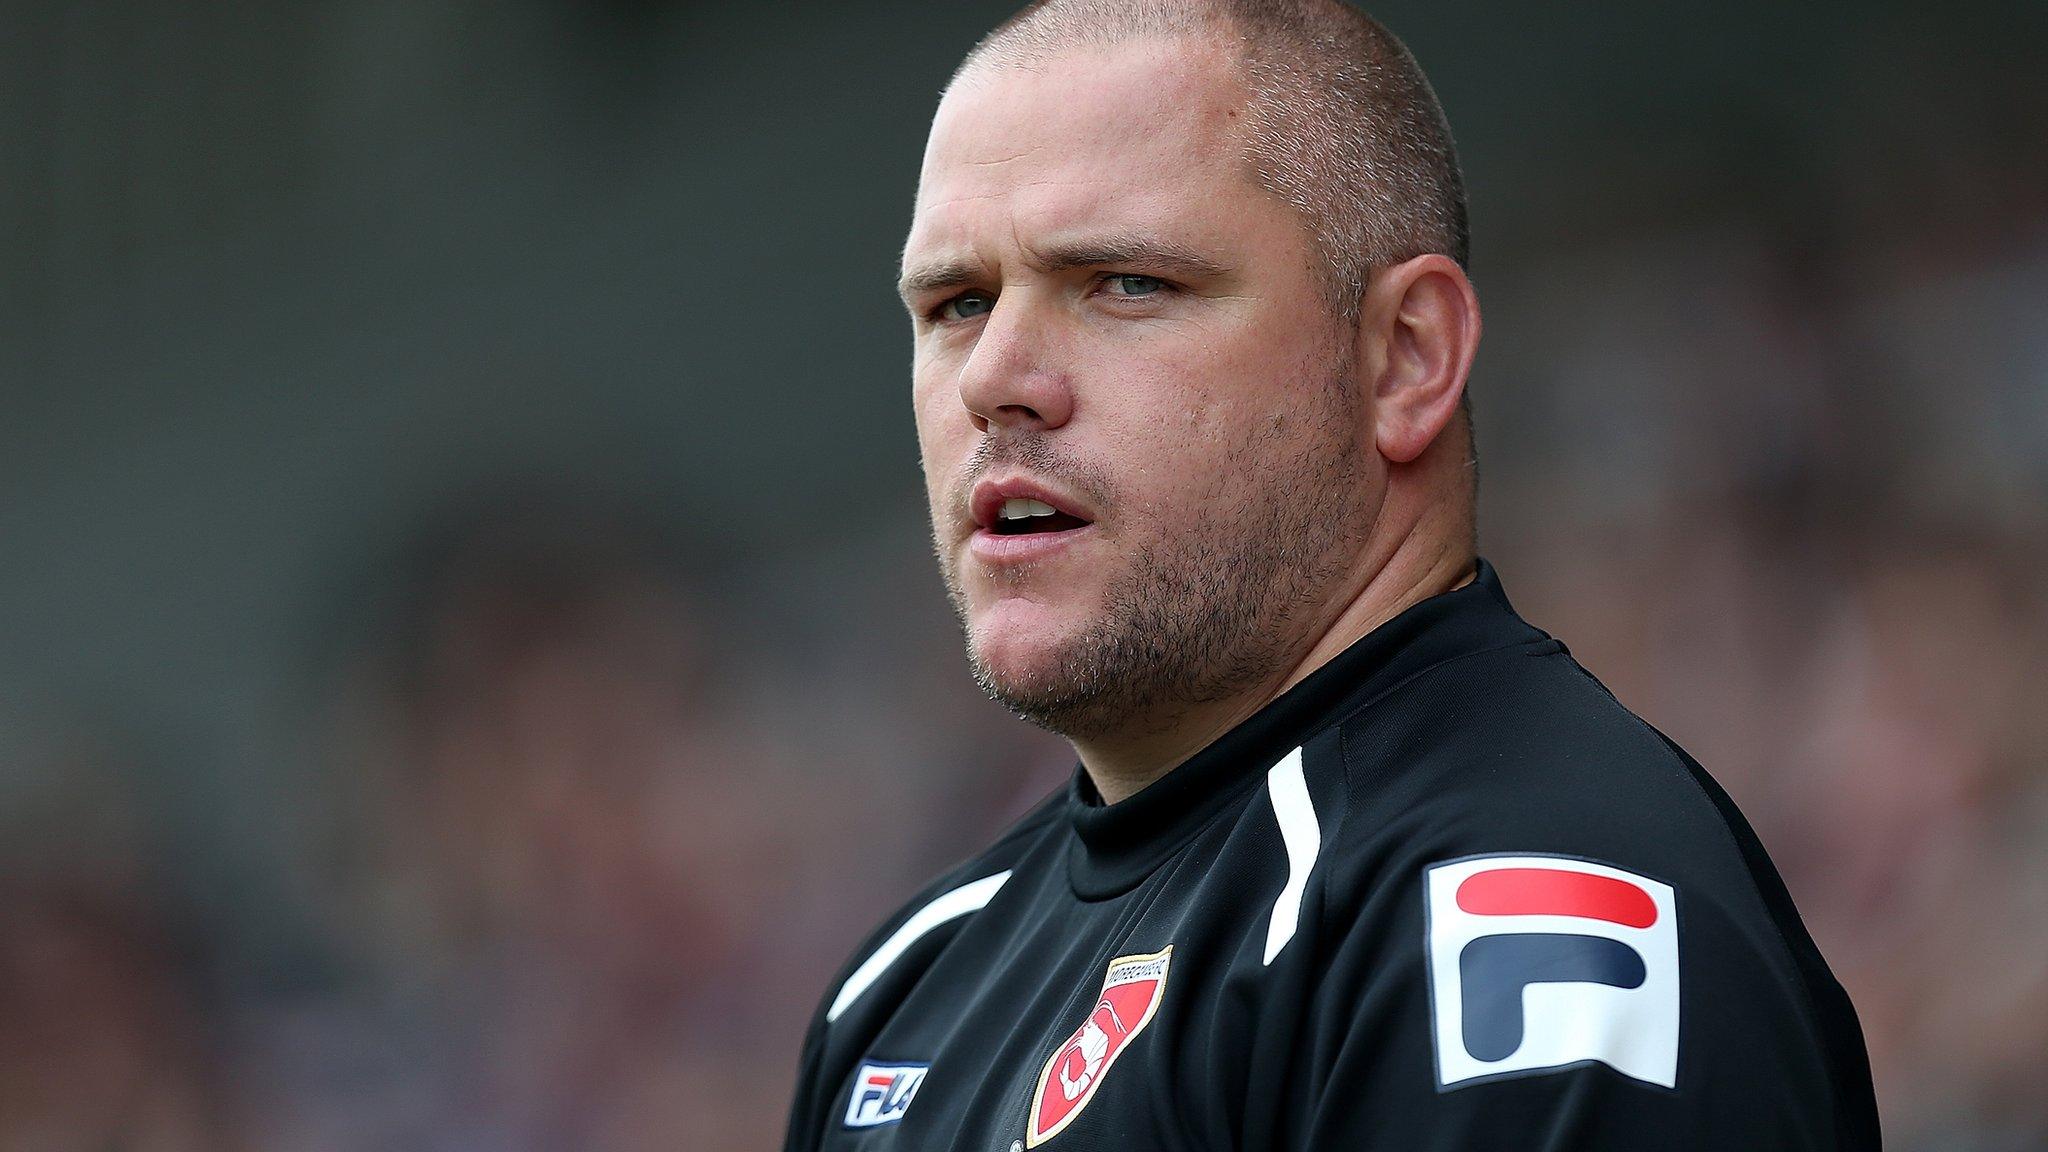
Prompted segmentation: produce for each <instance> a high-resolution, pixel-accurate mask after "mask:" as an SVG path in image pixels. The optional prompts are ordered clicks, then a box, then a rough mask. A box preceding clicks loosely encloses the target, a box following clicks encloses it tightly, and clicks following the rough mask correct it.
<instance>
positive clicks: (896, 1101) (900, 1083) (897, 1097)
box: [846, 1064, 931, 1128]
mask: <svg viewBox="0 0 2048 1152" xmlns="http://www.w3.org/2000/svg"><path fill="white" fill-rule="evenodd" d="M929 1071H931V1065H929V1064H863V1065H861V1066H860V1072H859V1073H858V1074H857V1075H855V1076H854V1078H853V1096H852V1098H850V1099H849V1100H847V1102H846V1126H847V1127H848V1128H873V1127H874V1126H875V1125H877V1124H894V1123H895V1122H896V1121H898V1120H901V1119H903V1113H904V1112H905V1111H907V1110H908V1109H909V1108H910V1098H911V1097H912V1096H915V1095H917V1089H918V1086H919V1085H921V1084H923V1083H924V1074H925V1073H926V1072H929Z"/></svg>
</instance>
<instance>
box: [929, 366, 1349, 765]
mask: <svg viewBox="0 0 2048 1152" xmlns="http://www.w3.org/2000/svg"><path fill="white" fill-rule="evenodd" d="M1347 367H1348V365H1347V364H1343V363H1339V364H1338V365H1336V366H1335V368H1334V369H1333V370H1331V371H1330V373H1329V375H1327V376H1326V377H1325V379H1326V380H1329V381H1330V384H1329V386H1328V387H1326V388H1325V389H1322V390H1321V394H1320V395H1319V396H1318V398H1317V399H1318V403H1317V404H1316V405H1314V406H1313V407H1312V408H1311V409H1310V410H1309V411H1307V412H1306V413H1305V420H1306V423H1307V424H1308V425H1309V426H1308V427H1306V428H1297V427H1294V426H1291V425H1290V424H1289V423H1286V422H1276V423H1274V424H1272V425H1270V426H1268V427H1267V428H1265V429H1263V430H1261V432H1260V433H1259V434H1258V435H1256V436H1254V437H1252V438H1250V439H1249V440H1248V441H1247V442H1246V443H1243V444H1240V445H1237V446H1235V447H1234V448H1233V449H1231V450H1230V451H1229V452H1228V453H1227V454H1226V457H1225V465H1226V467H1225V469H1224V470H1223V471H1222V472H1221V473H1219V475H1221V476H1224V477H1231V476H1240V475H1250V476H1252V477H1253V478H1254V480H1255V482H1254V483H1253V484H1251V485H1250V486H1249V487H1247V488H1245V489H1242V490H1240V493H1239V495H1238V497H1237V499H1236V500H1235V501H1234V502H1231V503H1230V504H1229V505H1226V504H1225V502H1224V501H1223V500H1222V499H1221V497H1222V495H1223V494H1222V493H1221V492H1218V493H1212V494H1210V495H1212V496H1215V497H1218V499H1214V500H1211V501H1207V502H1205V503H1204V505H1203V507H1204V509H1205V510H1206V511H1207V512H1209V513H1212V514H1211V515H1205V516H1203V517H1201V518H1200V519H1199V520H1198V521H1197V522H1196V523H1191V524H1187V525H1183V526H1181V527H1182V528H1183V529H1184V530H1181V531H1169V532H1166V533H1164V534H1163V535H1161V536H1159V537H1158V538H1157V539H1155V540H1153V541H1151V542H1148V543H1147V544H1145V545H1144V546H1142V547H1139V548H1138V549H1136V550H1135V551H1134V552H1132V553H1131V555H1130V557H1129V561H1128V563H1127V565H1126V566H1125V569H1124V571H1123V572H1122V573H1121V574H1120V575H1118V576H1117V577H1116V578H1115V579H1114V580H1112V581H1111V582H1110V584H1109V586H1108V587H1107V588H1106V589H1105V590H1104V593H1103V602H1102V606H1101V609H1100V611H1099V612H1098V613H1097V614H1096V616H1095V618H1094V619H1093V620H1091V621H1090V622H1089V623H1088V624H1087V626H1086V627H1084V628H1083V629H1081V631H1080V632H1079V633H1078V634H1077V635H1076V636H1075V637H1074V638H1073V639H1072V640H1071V641H1069V642H1068V643H1067V644H1065V645H1064V646H1063V647H1062V648H1061V650H1060V651H1059V652H1057V653H1055V654H1054V655H1053V656H1052V657H1051V658H1050V659H1048V660H1045V661H1042V662H1041V666H1040V667H1039V668H1036V669H1033V670H1031V671H1028V672H1025V673H1022V674H1010V675H1004V674H1001V673H999V672H998V671H997V670H996V669H995V668H993V667H992V666H991V665H990V664H989V663H988V662H987V660H986V659H985V658H984V655H983V653H982V652H981V651H980V650H979V648H978V647H977V646H976V645H975V643H974V639H973V630H972V628H971V626H970V624H969V621H968V617H967V612H966V602H965V599H964V598H963V596H962V594H961V589H960V578H959V573H958V571H957V570H956V568H955V566H954V564H953V562H952V560H951V558H950V557H949V556H947V555H946V553H945V552H944V550H943V549H942V550H941V552H940V568H941V572H942V574H943V575H944V577H945V582H946V591H947V595H948V597H949V598H950V599H951V600H952V603H953V610H954V614H955V615H956V616H957V617H958V618H959V620H960V624H961V629H962V631H963V632H964V633H965V634H966V635H967V655H968V661H969V664H970V665H971V667H972V668H973V672H974V680H975V683H976V684H978V685H980V687H981V689H982V691H983V692H985V693H987V694H988V696H989V698H990V699H991V700H994V701H995V702H996V703H998V704H1001V705H1002V706H1004V707H1005V708H1008V709H1009V710H1010V711H1011V712H1013V713H1015V714H1016V715H1017V716H1019V717H1021V718H1022V719H1024V720H1027V721H1029V722H1030V723H1032V724H1035V725H1037V726H1039V727H1041V728H1044V729H1047V730H1048V731H1051V732H1055V733H1058V734H1060V735H1062V736H1065V737H1067V738H1069V739H1075V740H1082V739H1089V738H1094V737H1101V736H1105V735H1110V734H1118V735H1124V736H1136V735H1141V734H1150V733H1151V732H1154V731H1161V730H1165V729H1167V728H1169V727H1171V726H1172V725H1173V724H1174V723H1175V721H1176V720H1177V719H1179V718H1180V717H1181V716H1183V715H1185V714H1186V713H1187V712H1188V711H1190V710H1191V709H1193V708H1196V707H1198V706H1201V705H1204V704H1209V703H1213V702H1216V701H1220V700H1225V699H1228V698H1230V697H1232V696H1236V695H1238V694H1240V693H1242V692H1245V691H1247V690H1249V689H1252V688H1254V687H1256V686H1258V685H1259V684H1261V683H1262V682H1266V681H1269V680H1273V679H1277V678H1278V677H1279V676H1280V675H1281V674H1282V673H1283V672H1284V671H1285V669H1283V668H1282V665H1283V664H1291V662H1292V661H1293V660H1294V659H1298V658H1299V656H1300V652H1299V651H1297V649H1299V648H1301V647H1302V646H1303V643H1304V635H1305V632H1306V630H1307V629H1308V628H1309V627H1310V626H1311V624H1312V623H1313V621H1312V620H1309V619H1307V617H1310V616H1314V615H1317V614H1319V613H1320V612H1321V611H1322V610H1323V609H1324V608H1325V607H1326V605H1325V604H1324V601H1325V600H1327V599H1328V596H1329V591H1330V588H1331V585H1332V583H1333V581H1334V579H1335V578H1336V577H1337V576H1338V575H1339V574H1340V572H1341V570H1342V569H1343V568H1344V567H1345V565H1346V563H1347V562H1348V560H1349V559H1350V556H1351V553H1352V552H1353V551H1354V549H1352V548H1349V547H1346V546H1345V545H1346V544H1347V543H1348V542H1352V541H1355V540H1356V539H1357V538H1359V537H1361V536H1362V535H1363V534H1364V533H1365V531H1366V530H1367V527H1368V526H1367V525H1366V524H1364V523H1361V521H1362V520H1364V519H1365V516H1364V514H1363V512H1362V509H1361V505H1362V504H1363V499H1364V488H1365V483H1366V480H1365V476H1364V475H1363V469H1362V466H1361V460H1360V454H1361V452H1362V451H1363V449H1362V448H1361V446H1360V445H1359V444H1358V443H1357V441H1356V435H1357V422H1356V406H1355V402H1354V401H1353V400H1352V399H1351V397H1350V393H1349V391H1348V388H1349V386H1350V385H1349V382H1348V380H1347V376H1348V372H1347V371H1345V369H1346V368H1347ZM1021 456H1022V458H1024V459H1025V461H1026V462H1027V463H1035V464H1036V465H1038V466H1039V467H1041V468H1043V469H1044V471H1045V472H1046V474H1048V475H1054V476H1062V475H1063V473H1061V472H1060V471H1059V470H1058V468H1057V466H1056V465H1055V466H1054V467H1045V466H1046V464H1047V463H1049V462H1051V461H1053V460H1056V458H1054V457H1051V456H1050V455H1049V454H1048V453H1045V452H1042V451H1041V452H1035V453H1034V452H1030V451H1028V450H1027V451H1026V452H1024V453H1022V454H1021ZM1034 456H1035V457H1037V459H1035V460H1033V459H1032V457H1034ZM1066 478H1068V479H1070V480H1071V479H1079V477H1066ZM1090 479H1092V478H1090ZM1096 483H1097V484H1098V485H1099V483H1100V482H1099V480H1098V481H1096ZM1109 506H1110V507H1114V504H1110V505H1109ZM1028 578H1029V573H1028V572H1016V573H1013V574H1012V576H1011V579H1017V580H1021V579H1028Z"/></svg>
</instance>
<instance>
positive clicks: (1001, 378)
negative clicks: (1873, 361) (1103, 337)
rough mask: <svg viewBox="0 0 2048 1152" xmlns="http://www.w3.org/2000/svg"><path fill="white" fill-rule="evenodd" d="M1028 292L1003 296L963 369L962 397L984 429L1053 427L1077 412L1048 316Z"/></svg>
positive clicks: (963, 402)
mask: <svg viewBox="0 0 2048 1152" xmlns="http://www.w3.org/2000/svg"><path fill="white" fill-rule="evenodd" d="M1023 296H1024V294H1023V293H1021V292H1010V293H1006V294H1004V295H1003V296H1001V297H1000V298H998V300H997V302H996V306H995V307H994V308H993V309H991V310H990V311H989V314H988V319H987V321H986V323H985V324H984V325H983V327H982V330H981V335H980V337H979V338H977V339H976V340H975V343H974V351H973V353H972V354H970V355H969V356H968V358H967V363H966V364H965V365H963V366H962V367H961V369H960V402H961V403H962V404H964V405H966V407H967V412H968V416H969V418H970V419H971V420H973V421H974V427H975V428H976V430H978V431H981V432H987V431H988V430H989V426H990V425H996V426H999V427H1001V428H1004V429H1007V430H1011V431H1040V432H1043V431H1050V430H1051V429H1054V428H1058V427H1059V426H1061V425H1063V424H1065V423H1066V422H1067V421H1068V420H1069V419H1070V418H1071V417H1072V416H1073V414H1074V391H1073V382H1072V380H1071V379H1070V378H1069V377H1068V375H1067V374H1066V372H1064V371H1062V370H1061V369H1060V368H1059V367H1058V361H1059V356H1058V352H1057V349H1056V348H1054V347H1053V342H1052V338H1051V332H1050V331H1049V327H1050V325H1049V323H1048V320H1047V319H1046V318H1045V317H1043V316H1039V315H1035V314H1034V312H1035V310H1034V307H1033V305H1032V304H1031V302H1030V301H1029V300H1028V299H1023V298H1022V297H1023Z"/></svg>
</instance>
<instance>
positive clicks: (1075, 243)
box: [897, 234, 1229, 300]
mask: <svg viewBox="0 0 2048 1152" xmlns="http://www.w3.org/2000/svg"><path fill="white" fill-rule="evenodd" d="M1107 264H1122V265H1127V266H1130V267H1136V268H1145V269H1149V270H1151V271H1155V272H1163V273H1168V274H1172V275H1178V276H1186V277H1190V278H1194V279H1202V278H1206V277H1215V276H1221V275H1223V274H1224V273H1225V272H1227V271H1229V269H1227V268H1225V267H1224V266H1223V265H1221V264H1218V263H1217V262H1216V261H1214V260H1212V259H1210V258H1209V257H1207V256H1204V255H1202V254H1201V253H1200V252H1197V251H1195V250H1194V249H1193V248H1190V247H1188V246H1187V245H1185V244H1180V243H1177V242H1175V241H1172V240H1167V239H1163V238H1161V237H1157V236H1144V235H1135V234H1132V235H1110V236H1090V237H1082V238H1078V239H1074V240H1068V241H1062V242H1059V243H1056V244H1053V245H1051V246H1049V247H1046V248H1044V249H1041V250H1040V251H1039V252H1038V253H1037V258H1036V259H1035V260H1033V261H1032V265H1033V266H1034V267H1037V268H1040V269H1043V270H1044V271H1046V272H1066V271H1070V270H1072V269H1075V268H1096V267H1100V266H1102V265H1107ZM985 274H986V270H985V268H984V266H983V265H982V264H981V263H980V262H979V261H966V260H958V259H950V258H944V257H942V258H940V259H937V260H934V261H931V262H929V263H925V264H919V265H915V266H913V267H910V268H907V269H905V270H904V273H903V279H902V280H901V281H900V282H899V283H898V284H897V291H898V292H899V293H901V294H902V296H903V298H904V299H906V300H908V299H910V298H911V297H913V296H921V295H923V294H925V293H927V292H934V291H937V290H939V289H941V288H957V287H959V286H960V285H962V284H971V283H973V282H974V281H976V280H978V279H980V278H981V277H982V276H983V275H985Z"/></svg>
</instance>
